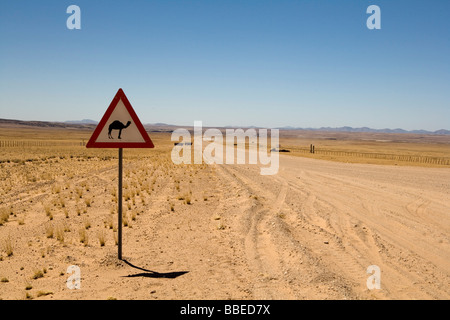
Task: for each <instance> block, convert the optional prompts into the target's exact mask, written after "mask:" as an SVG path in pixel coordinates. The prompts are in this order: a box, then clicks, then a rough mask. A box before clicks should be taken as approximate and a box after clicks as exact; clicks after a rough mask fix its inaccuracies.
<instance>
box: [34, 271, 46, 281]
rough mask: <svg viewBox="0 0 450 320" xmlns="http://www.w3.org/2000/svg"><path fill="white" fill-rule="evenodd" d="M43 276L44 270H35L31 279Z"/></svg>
mask: <svg viewBox="0 0 450 320" xmlns="http://www.w3.org/2000/svg"><path fill="white" fill-rule="evenodd" d="M43 277H44V272H42V270H36V271H35V272H34V274H33V277H32V278H33V279H34V280H36V279H39V278H43Z"/></svg>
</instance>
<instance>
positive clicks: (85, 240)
mask: <svg viewBox="0 0 450 320" xmlns="http://www.w3.org/2000/svg"><path fill="white" fill-rule="evenodd" d="M78 235H79V236H80V242H81V243H82V244H84V245H85V246H87V245H88V240H89V239H88V235H87V233H86V229H83V228H81V229H80V230H79V231H78Z"/></svg>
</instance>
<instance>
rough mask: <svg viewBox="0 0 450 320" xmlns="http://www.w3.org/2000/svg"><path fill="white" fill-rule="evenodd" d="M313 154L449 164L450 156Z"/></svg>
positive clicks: (317, 152)
mask: <svg viewBox="0 0 450 320" xmlns="http://www.w3.org/2000/svg"><path fill="white" fill-rule="evenodd" d="M292 151H295V152H301V153H311V150H310V149H308V148H292ZM314 154H320V155H328V156H338V157H358V158H371V159H382V160H394V161H405V162H419V163H429V164H440V165H450V158H442V157H431V156H413V155H396V154H386V153H369V152H352V151H336V150H326V149H315V150H314Z"/></svg>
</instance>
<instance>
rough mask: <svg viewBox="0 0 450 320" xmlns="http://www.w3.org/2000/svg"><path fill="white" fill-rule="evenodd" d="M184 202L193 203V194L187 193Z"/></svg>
mask: <svg viewBox="0 0 450 320" xmlns="http://www.w3.org/2000/svg"><path fill="white" fill-rule="evenodd" d="M184 202H185V203H186V204H191V195H190V194H186V196H185V200H184Z"/></svg>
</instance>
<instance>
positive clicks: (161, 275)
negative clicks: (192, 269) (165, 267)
mask: <svg viewBox="0 0 450 320" xmlns="http://www.w3.org/2000/svg"><path fill="white" fill-rule="evenodd" d="M122 261H123V262H125V263H126V264H127V265H129V266H130V267H132V268H135V269H138V270H141V271H145V272H141V273H135V274H129V275H127V276H125V277H127V278H134V277H146V278H167V279H175V278H178V277H179V276H182V275H183V274H186V273H188V272H189V271H175V272H164V273H160V272H156V271H152V270H148V269H144V268H141V267H138V266H135V265H134V264H132V263H130V262H128V261H127V260H125V259H122Z"/></svg>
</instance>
